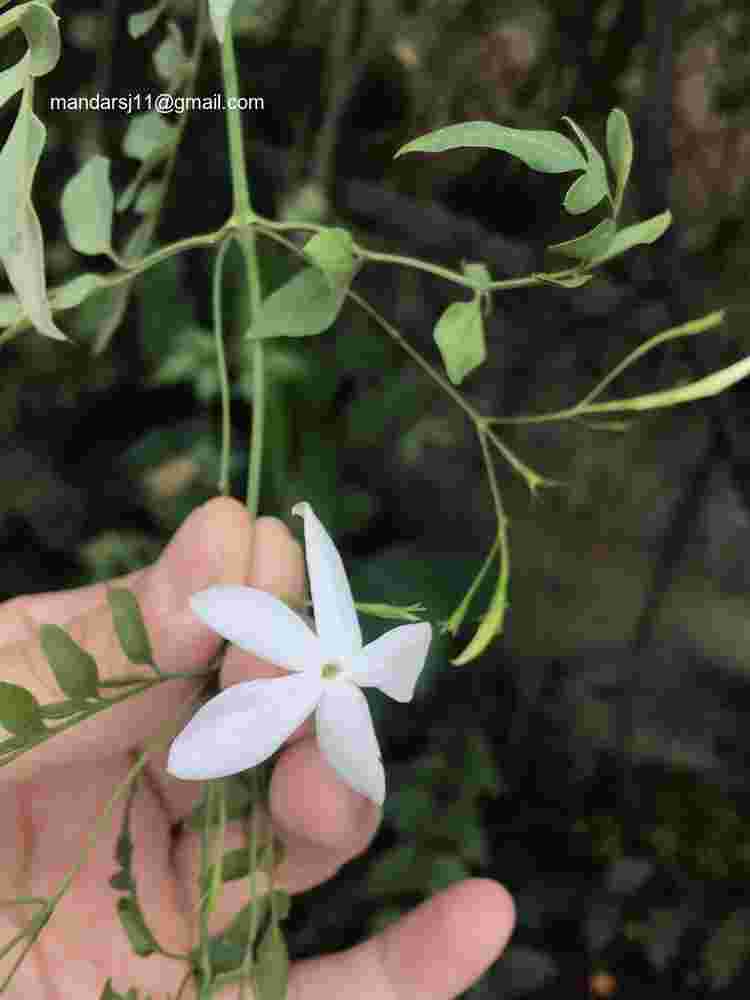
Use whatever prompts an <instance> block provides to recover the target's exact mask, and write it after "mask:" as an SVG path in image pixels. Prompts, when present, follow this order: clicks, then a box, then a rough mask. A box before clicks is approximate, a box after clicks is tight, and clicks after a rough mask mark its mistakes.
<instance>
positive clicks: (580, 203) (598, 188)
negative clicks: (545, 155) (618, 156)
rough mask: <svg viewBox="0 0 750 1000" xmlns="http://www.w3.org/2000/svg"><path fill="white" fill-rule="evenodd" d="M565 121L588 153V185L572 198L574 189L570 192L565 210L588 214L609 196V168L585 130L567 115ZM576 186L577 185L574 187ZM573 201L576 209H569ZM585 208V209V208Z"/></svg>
mask: <svg viewBox="0 0 750 1000" xmlns="http://www.w3.org/2000/svg"><path fill="white" fill-rule="evenodd" d="M563 121H565V122H567V123H568V125H569V126H570V127H571V128H572V129H573V131H574V132H575V134H576V135H577V136H578V138H579V139H580V140H581V145H582V146H583V148H584V151H585V153H586V175H585V176H586V177H587V178H588V183H587V185H585V186H583V187H581V188H579V189H578V190H577V191H576V193H575V194H574V195H573V196H572V198H571V191H572V190H573V189H572V188H571V189H570V190H569V191H568V193H567V195H566V196H565V208H566V209H567V210H568V211H569V212H571V214H580V213H582V212H588V211H589V209H591V208H593V207H594V206H595V205H598V204H599V202H600V201H601V200H602V198H605V197H606V196H607V195H609V181H608V180H607V167H606V166H605V163H604V160H603V159H602V155H601V153H600V152H599V150H598V149H597V148H596V146H595V145H594V144H593V142H592V141H591V140H590V139H589V137H588V136H587V135H586V133H585V132H584V131H583V129H582V128H581V127H580V126H579V125H577V124H576V123H575V122H574V121H573V119H572V118H568V117H567V115H563ZM574 186H575V185H574ZM569 199H570V200H572V202H573V204H574V206H575V207H574V208H568V200H569ZM584 206H585V207H584Z"/></svg>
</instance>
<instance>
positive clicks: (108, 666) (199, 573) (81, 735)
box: [0, 497, 253, 780]
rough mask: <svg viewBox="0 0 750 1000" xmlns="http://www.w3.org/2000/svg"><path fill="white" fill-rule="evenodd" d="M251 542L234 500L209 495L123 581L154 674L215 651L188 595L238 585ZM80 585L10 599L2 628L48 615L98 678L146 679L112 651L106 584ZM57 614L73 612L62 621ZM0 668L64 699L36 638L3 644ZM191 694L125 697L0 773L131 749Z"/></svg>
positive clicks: (186, 686) (176, 690) (198, 661)
mask: <svg viewBox="0 0 750 1000" xmlns="http://www.w3.org/2000/svg"><path fill="white" fill-rule="evenodd" d="M252 539H253V526H252V524H251V521H250V519H249V518H248V515H247V511H246V510H245V508H244V507H243V506H242V505H241V504H240V503H238V502H237V501H236V500H232V499H230V498H228V497H218V498H216V499H214V500H211V501H209V502H208V503H206V504H204V505H203V506H201V507H199V508H197V509H196V510H194V511H193V512H192V513H191V515H190V516H189V517H188V518H187V520H186V521H185V522H184V524H183V525H182V526H181V527H180V529H179V531H178V532H177V534H176V535H175V536H174V538H173V539H172V541H171V542H170V544H169V545H168V546H167V548H166V549H165V551H164V552H163V553H162V555H161V557H160V558H159V559H158V561H157V562H156V563H155V564H154V565H153V566H150V567H148V568H147V569H145V570H143V571H141V572H140V574H138V575H136V576H135V578H133V577H130V578H128V580H129V583H130V584H131V586H132V589H133V591H134V593H135V594H136V596H137V598H138V600H139V603H140V606H141V610H142V612H143V617H144V620H145V623H146V628H147V630H148V633H149V637H150V640H151V646H152V649H153V652H154V658H155V661H156V663H157V664H158V665H159V667H160V668H161V669H162V670H164V671H165V672H167V673H168V672H170V671H176V670H180V671H183V670H196V669H199V668H200V667H202V666H205V665H206V664H207V663H208V661H209V660H210V658H211V657H212V656H213V655H214V654H215V652H216V651H217V649H218V647H219V644H220V642H221V640H220V638H219V636H218V635H217V634H216V633H215V632H213V631H212V630H211V629H209V628H208V627H207V626H206V625H204V624H203V623H202V622H201V621H200V620H199V619H198V618H197V617H196V616H195V615H194V614H193V613H192V611H191V610H190V607H189V604H188V598H189V597H190V595H191V594H193V593H195V592H196V591H198V590H202V589H204V588H206V587H208V586H211V585H213V584H218V583H243V582H244V580H245V577H246V575H247V569H248V565H249V562H250V557H251V546H252ZM84 591H85V592H84V593H83V594H79V595H78V597H75V596H71V595H69V594H68V595H64V596H61V597H60V599H55V598H54V597H53V596H52V595H41V596H39V597H30V598H24V599H20V600H16V602H10V603H11V605H13V604H14V603H15V608H13V607H11V610H10V612H8V610H7V607H6V609H5V622H6V625H7V623H8V621H10V623H11V628H15V627H16V625H17V621H18V618H19V616H20V617H21V618H23V617H24V616H25V617H26V618H27V619H28V621H29V622H32V623H33V624H34V625H36V624H39V623H40V620H47V621H50V620H52V621H55V619H56V618H57V622H58V623H61V624H64V625H65V626H66V628H67V630H68V631H69V633H70V634H71V635H72V637H73V638H74V639H75V640H76V641H77V642H79V643H80V644H81V645H82V646H83V647H84V648H85V649H86V650H88V652H90V653H91V654H92V655H93V656H94V658H95V659H96V661H97V665H98V667H99V672H100V675H101V677H102V678H103V679H106V678H111V677H114V676H118V675H119V676H122V675H129V676H132V675H139V674H140V675H143V676H153V674H152V673H151V671H150V669H149V668H148V667H145V666H136V665H134V664H132V663H130V661H129V660H128V659H127V658H126V657H125V655H124V653H123V652H122V650H121V648H120V644H119V642H118V641H117V637H116V634H115V631H114V626H113V622H112V614H111V611H110V608H109V604H108V602H107V599H106V588H105V587H104V586H101V585H100V586H99V587H98V588H84ZM78 601H80V602H81V604H82V605H84V607H83V609H81V608H79V607H78ZM67 614H73V617H72V618H69V619H66V618H65V616H66V615H67ZM48 616H49V617H48ZM61 619H62V621H61ZM14 622H15V623H16V625H14V624H13V623H14ZM0 624H2V622H0ZM32 632H33V625H32ZM16 634H17V633H16ZM0 665H1V666H0V670H1V676H2V679H3V680H4V681H9V682H10V683H13V684H20V685H21V686H23V687H25V688H27V689H28V690H29V691H31V692H32V694H34V696H35V697H36V698H37V699H38V700H39V701H40V702H41V703H42V704H44V703H47V702H51V701H58V700H61V699H62V698H63V697H64V695H63V693H62V691H61V690H60V689H59V688H58V686H57V683H56V681H55V679H54V675H53V673H52V671H51V670H50V668H49V665H48V663H47V661H46V659H45V657H44V654H43V652H42V649H41V646H40V643H39V639H38V635H33V637H29V638H26V639H23V640H21V641H11V643H10V645H8V646H6V647H4V648H3V650H2V656H1V657H0ZM198 690H199V685H198V683H197V682H195V681H188V680H175V681H169V682H166V683H164V684H161V685H159V686H158V687H156V688H154V689H152V690H150V691H146V692H144V693H143V694H141V695H137V696H135V697H132V698H129V699H127V700H125V701H124V702H122V703H121V704H120V705H115V706H113V707H112V708H109V709H106V710H105V711H104V712H101V713H100V714H98V715H96V716H94V717H93V718H91V719H86V720H85V721H84V722H82V723H80V724H79V725H77V726H75V727H73V728H72V729H71V730H70V731H68V732H66V733H65V734H62V735H60V736H55V737H52V738H51V739H49V740H47V741H46V742H45V743H44V744H42V745H41V746H39V747H37V748H35V749H34V750H32V751H30V752H28V753H26V754H23V755H22V756H21V757H19V758H18V759H17V760H16V761H13V762H12V763H11V764H9V765H7V766H6V767H4V768H3V769H2V771H0V778H2V779H3V780H8V779H10V780H23V779H26V778H29V777H32V776H34V775H36V774H37V773H38V771H39V769H40V768H43V767H46V766H50V765H53V764H56V765H59V764H70V763H73V762H76V761H84V760H90V759H92V758H93V757H95V756H96V755H97V754H99V755H102V754H105V755H111V754H113V753H117V752H121V751H124V750H127V749H129V748H132V747H134V746H136V745H138V744H139V743H140V742H143V741H145V740H147V739H148V738H149V737H150V736H152V735H153V734H154V733H155V732H156V730H157V729H158V727H159V725H160V724H161V723H162V722H164V721H165V720H169V719H175V720H176V722H177V725H179V711H180V709H181V708H182V706H184V704H185V702H186V700H187V699H189V696H190V694H191V693H193V694H194V693H195V692H197V691H198Z"/></svg>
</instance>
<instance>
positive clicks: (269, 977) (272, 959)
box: [254, 922, 289, 1000]
mask: <svg viewBox="0 0 750 1000" xmlns="http://www.w3.org/2000/svg"><path fill="white" fill-rule="evenodd" d="M254 973H255V977H254V985H255V996H256V997H257V1000H286V992H287V984H288V981H289V952H288V951H287V947H286V941H285V940H284V935H283V934H282V932H281V929H280V928H279V926H278V925H277V924H276V923H275V922H271V923H270V924H269V925H268V928H267V930H266V933H265V934H264V935H263V937H262V938H261V940H260V944H259V945H258V950H257V952H256V956H255V966H254Z"/></svg>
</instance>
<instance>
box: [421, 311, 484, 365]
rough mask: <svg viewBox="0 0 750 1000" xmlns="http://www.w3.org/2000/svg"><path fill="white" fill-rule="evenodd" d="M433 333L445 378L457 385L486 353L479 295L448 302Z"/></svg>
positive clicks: (481, 360) (479, 363) (482, 359)
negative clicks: (464, 300)
mask: <svg viewBox="0 0 750 1000" xmlns="http://www.w3.org/2000/svg"><path fill="white" fill-rule="evenodd" d="M433 336H434V338H435V343H436V344H437V345H438V347H439V349H440V354H441V356H442V358H443V364H444V365H445V370H446V371H447V373H448V378H449V379H450V380H451V382H452V383H453V384H454V385H459V383H461V382H462V381H463V380H464V379H465V378H466V376H467V375H468V374H470V373H471V372H473V371H474V369H475V368H478V367H479V365H481V364H482V362H483V361H484V360H485V359H486V357H487V348H486V346H485V342H484V322H483V320H482V308H481V302H480V300H479V298H474V299H472V300H471V302H453V303H451V305H449V306H448V308H447V309H446V310H445V312H444V313H443V314H442V316H441V317H440V319H439V320H438V321H437V325H436V326H435V332H434V334H433Z"/></svg>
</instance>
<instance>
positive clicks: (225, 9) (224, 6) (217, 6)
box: [208, 0, 234, 45]
mask: <svg viewBox="0 0 750 1000" xmlns="http://www.w3.org/2000/svg"><path fill="white" fill-rule="evenodd" d="M233 6H234V0H208V12H209V14H210V15H211V24H212V25H213V29H214V34H215V35H216V37H217V38H218V40H219V44H220V45H221V44H223V42H224V32H225V31H226V26H227V20H228V18H229V15H230V14H231V12H232V7H233Z"/></svg>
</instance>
